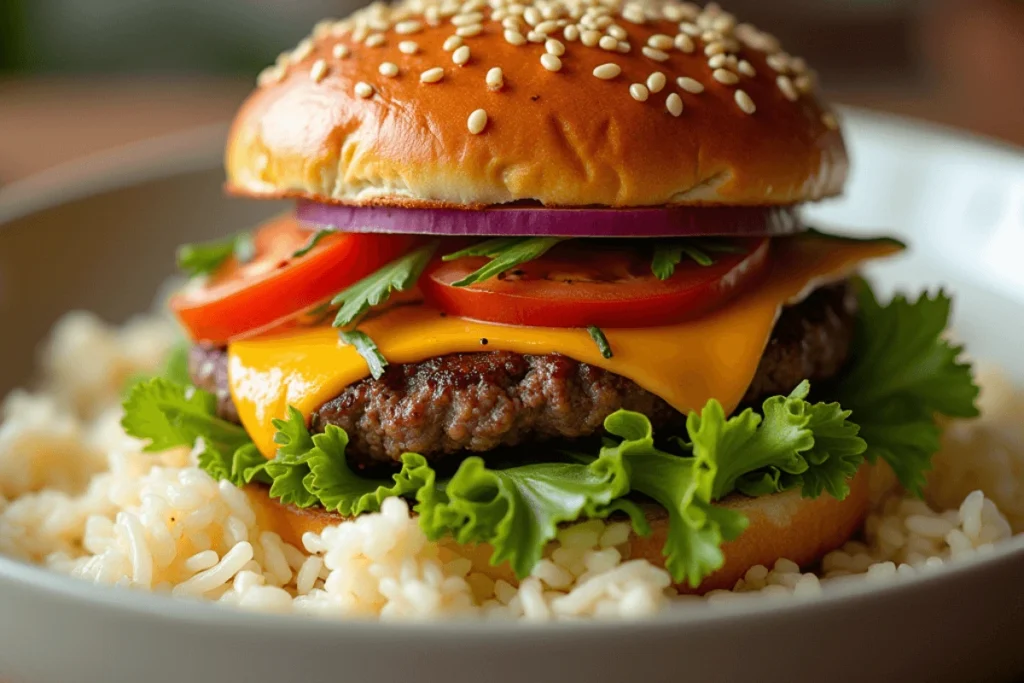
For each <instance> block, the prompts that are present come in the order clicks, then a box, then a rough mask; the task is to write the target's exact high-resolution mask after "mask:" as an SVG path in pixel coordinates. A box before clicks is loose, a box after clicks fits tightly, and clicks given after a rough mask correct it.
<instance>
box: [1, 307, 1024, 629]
mask: <svg viewBox="0 0 1024 683" xmlns="http://www.w3.org/2000/svg"><path fill="white" fill-rule="evenodd" d="M173 339H174V330H173V326H172V325H171V324H170V323H168V322H167V321H166V320H163V319H161V318H155V317H154V318H144V319H139V320H136V321H133V322H131V323H129V324H128V325H126V326H125V327H124V328H120V329H118V328H112V327H109V326H106V325H104V324H103V323H101V322H100V321H99V320H98V319H96V318H95V317H94V316H91V315H89V314H85V313H73V314H71V315H69V316H67V317H66V318H65V319H64V320H63V321H62V322H61V323H60V324H59V325H58V326H57V328H56V330H55V332H54V336H53V340H52V342H51V343H50V344H49V345H48V346H47V348H46V351H45V355H44V358H43V360H42V365H43V369H44V378H43V379H44V383H43V385H42V389H41V390H40V391H39V392H37V393H28V392H24V391H18V392H14V393H13V394H11V395H10V396H8V397H7V398H6V400H5V401H4V403H3V405H2V409H0V410H2V412H0V416H2V424H0V553H4V554H7V555H11V556H14V557H17V558H21V559H24V560H27V561H30V562H34V563H39V564H43V565H46V566H48V567H50V568H52V569H55V570H57V571H62V572H67V573H70V574H72V575H74V576H77V577H80V578H83V579H86V580H90V581H94V582H98V583H109V584H117V585H124V586H134V587H138V588H143V589H148V590H154V591H160V592H166V593H171V594H173V595H176V596H186V597H192V598H203V599H209V600H216V601H219V602H222V603H226V604H230V605H235V606H237V607H241V608H245V609H254V610H261V611H266V612H302V613H307V614H314V615H319V616H322V617H349V618H351V617H379V618H385V619H426V618H437V617H438V616H450V615H462V616H466V615H477V616H482V617H486V618H519V619H524V620H533V621H545V620H550V619H576V618H580V617H598V618H605V617H640V616H645V615H650V614H653V613H655V612H657V611H659V610H662V609H665V608H667V607H669V606H671V605H690V604H694V603H697V604H704V603H710V604H712V605H713V604H716V603H719V602H722V601H726V600H732V599H736V598H737V597H738V596H740V595H741V594H754V593H756V594H757V595H758V596H759V597H760V598H763V599H774V598H780V597H786V598H796V599H802V598H812V597H814V596H817V595H820V594H821V593H822V592H823V590H827V585H828V584H829V583H832V582H836V581H851V580H858V581H880V580H891V579H894V578H895V579H899V578H903V577H906V576H912V575H914V574H917V573H919V572H925V571H929V570H931V569H933V568H935V567H938V566H941V565H943V564H945V563H946V562H949V561H951V560H957V559H959V558H961V557H966V556H970V555H975V554H978V553H984V552H987V551H989V550H991V548H992V547H993V545H994V544H995V543H998V542H1000V541H1003V540H1005V539H1007V538H1009V537H1010V536H1011V535H1012V534H1013V533H1020V532H1024V488H1022V484H1021V482H1024V446H1022V445H1021V444H1024V424H1022V423H1021V422H1020V421H1019V420H1017V419H1016V416H1017V415H1019V414H1020V413H1021V411H1022V409H1024V396H1022V395H1021V394H1017V393H1014V391H1013V390H1012V389H1011V388H1010V387H1009V386H1007V385H1005V383H1003V382H1002V381H1001V380H1000V379H999V377H998V375H997V374H996V373H989V374H986V375H985V376H984V378H983V386H984V391H983V395H982V406H983V410H984V417H983V418H982V419H980V420H976V421H972V422H959V423H953V424H952V425H950V427H949V429H948V430H947V433H946V437H945V446H944V450H943V452H942V453H941V454H940V455H939V456H938V457H937V458H936V468H935V471H934V472H933V473H932V476H931V477H930V480H929V487H928V490H927V502H924V501H919V500H916V499H913V498H910V497H904V496H901V495H893V494H888V495H887V496H886V497H883V498H882V499H881V500H878V501H877V505H876V508H875V511H874V512H873V513H872V514H871V516H870V517H869V519H868V521H867V523H866V525H865V531H864V541H863V542H862V541H850V542H849V543H847V544H846V545H845V546H844V547H843V548H841V549H840V550H836V551H834V552H832V553H829V554H828V555H827V556H826V557H825V558H824V559H823V561H822V563H821V567H820V571H819V572H818V573H802V572H801V570H800V568H799V567H798V566H797V565H796V564H794V563H793V562H790V561H788V560H780V561H779V562H777V563H776V564H775V566H774V567H771V568H769V567H763V566H756V567H752V568H751V569H750V570H749V571H748V572H747V573H746V576H745V577H744V578H743V579H741V580H740V581H739V582H738V583H737V585H736V586H735V588H734V589H733V590H732V591H714V592H712V593H710V594H709V595H707V596H705V597H703V598H698V597H693V596H688V597H681V596H677V595H675V593H674V591H673V590H672V589H671V588H670V584H671V580H670V578H669V575H668V574H667V573H666V572H665V570H663V569H660V568H658V567H656V566H654V565H652V564H650V563H648V562H647V561H645V560H630V559H629V558H628V557H624V556H623V553H624V552H625V545H624V544H625V542H626V540H627V537H628V535H629V527H628V525H627V524H625V523H611V524H605V523H603V522H599V521H588V522H585V523H582V524H578V525H576V526H574V527H571V528H568V529H565V530H563V531H562V532H561V533H560V534H559V537H558V541H557V543H555V544H553V545H552V548H551V549H549V550H548V551H547V552H546V553H545V559H544V560H542V561H541V562H540V563H539V564H538V565H537V567H536V568H535V569H534V571H533V574H532V576H530V577H529V578H527V579H526V580H524V581H523V582H522V583H521V584H520V585H519V586H513V585H511V584H509V583H507V582H505V581H501V580H499V581H494V580H492V579H491V578H489V577H487V576H486V575H484V574H481V573H477V572H474V571H472V568H473V563H472V561H471V560H470V558H468V557H463V556H461V555H459V554H457V553H455V552H454V551H453V550H452V549H451V548H448V547H444V548H442V547H439V546H438V545H436V544H434V543H431V542H429V541H428V540H427V539H426V538H425V537H424V535H423V533H422V532H421V531H420V529H419V526H418V525H417V524H416V521H415V519H413V518H412V517H411V516H410V512H409V508H408V505H407V504H406V503H405V502H404V501H403V500H401V499H391V500H387V501H385V504H384V506H383V509H382V510H381V512H380V513H379V514H371V515H363V516H361V517H359V518H358V519H356V520H354V521H349V522H342V523H339V524H338V525H336V526H333V527H329V528H327V529H325V530H324V531H323V532H322V533H320V534H312V533H307V534H306V535H305V537H304V538H303V539H302V543H303V547H302V548H296V547H293V546H291V545H288V544H286V543H285V542H284V541H282V539H281V538H280V537H279V536H278V535H277V534H275V533H271V532H268V531H266V530H262V529H260V528H258V527H257V525H256V513H255V511H254V510H253V509H252V507H251V506H250V504H249V501H248V499H247V497H246V496H245V494H244V493H243V492H242V491H239V490H238V489H236V488H234V487H233V486H231V485H229V484H227V483H225V482H216V481H214V480H212V479H211V478H210V477H208V476H207V475H206V474H205V473H204V472H202V471H201V470H199V469H198V468H197V467H196V466H195V461H194V457H193V456H192V454H191V453H189V452H188V451H186V450H184V449H177V450H173V451H168V452H166V453H161V454H157V455H153V454H148V453H142V452H141V451H140V444H139V443H138V442H137V441H135V440H133V439H131V438H129V437H127V436H126V435H125V434H124V432H123V431H122V430H121V428H120V425H119V420H120V409H119V399H120V391H121V389H122V387H123V384H124V382H125V380H126V379H127V378H128V377H130V376H132V375H133V374H135V373H138V372H152V371H155V370H156V369H157V368H159V367H160V366H161V365H162V363H163V360H164V358H165V356H166V354H167V351H168V349H169V348H170V345H171V344H172V342H173Z"/></svg>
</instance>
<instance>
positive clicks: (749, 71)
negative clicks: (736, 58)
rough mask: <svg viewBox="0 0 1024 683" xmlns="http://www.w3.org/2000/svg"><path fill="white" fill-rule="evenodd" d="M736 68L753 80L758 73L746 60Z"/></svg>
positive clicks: (741, 61)
mask: <svg viewBox="0 0 1024 683" xmlns="http://www.w3.org/2000/svg"><path fill="white" fill-rule="evenodd" d="M736 68H737V69H739V70H740V73H741V74H743V75H744V76H750V77H751V78H753V77H754V76H756V75H757V71H756V70H755V69H754V66H753V65H752V64H751V63H750V62H748V61H747V60H745V59H741V60H740V63H739V65H737V67H736Z"/></svg>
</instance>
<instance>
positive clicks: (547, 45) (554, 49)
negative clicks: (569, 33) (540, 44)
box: [544, 38, 565, 57]
mask: <svg viewBox="0 0 1024 683" xmlns="http://www.w3.org/2000/svg"><path fill="white" fill-rule="evenodd" d="M544 49H545V50H546V51H547V52H548V53H549V54H553V55H555V56H556V57H561V56H562V55H564V54H565V45H564V44H563V43H562V41H560V40H555V39H554V38H548V39H547V40H546V41H545V42H544Z"/></svg>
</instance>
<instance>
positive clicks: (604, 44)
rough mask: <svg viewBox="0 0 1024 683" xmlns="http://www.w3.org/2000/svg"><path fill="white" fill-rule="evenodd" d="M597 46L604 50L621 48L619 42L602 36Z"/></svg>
mask: <svg viewBox="0 0 1024 683" xmlns="http://www.w3.org/2000/svg"><path fill="white" fill-rule="evenodd" d="M597 45H598V47H600V48H601V49H602V50H614V49H616V48H618V47H619V41H617V40H615V39H614V38H612V37H611V36H601V39H600V40H599V41H597Z"/></svg>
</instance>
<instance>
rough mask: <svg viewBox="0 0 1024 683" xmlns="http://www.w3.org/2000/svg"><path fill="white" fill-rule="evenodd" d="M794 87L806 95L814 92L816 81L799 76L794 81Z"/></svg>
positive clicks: (808, 77)
mask: <svg viewBox="0 0 1024 683" xmlns="http://www.w3.org/2000/svg"><path fill="white" fill-rule="evenodd" d="M793 85H795V86H796V89H797V90H799V91H800V92H802V93H803V94H805V95H806V94H807V93H809V92H811V91H812V90H814V80H813V79H812V78H811V77H810V76H797V77H796V79H794V80H793Z"/></svg>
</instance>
